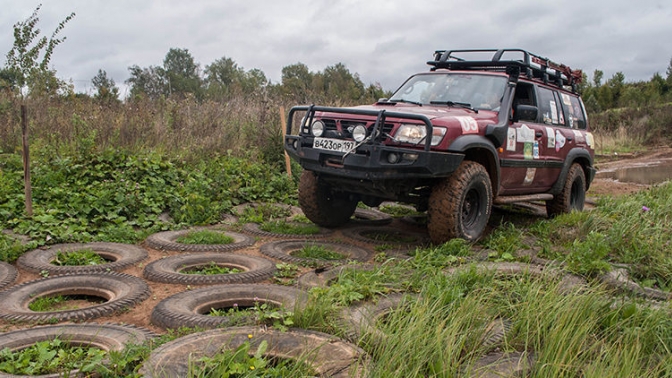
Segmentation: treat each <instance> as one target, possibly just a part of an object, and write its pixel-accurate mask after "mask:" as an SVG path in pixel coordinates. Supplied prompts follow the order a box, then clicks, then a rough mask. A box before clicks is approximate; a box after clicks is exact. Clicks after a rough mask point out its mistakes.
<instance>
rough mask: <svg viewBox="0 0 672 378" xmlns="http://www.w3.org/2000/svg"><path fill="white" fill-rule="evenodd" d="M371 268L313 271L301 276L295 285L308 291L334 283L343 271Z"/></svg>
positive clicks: (369, 268)
mask: <svg viewBox="0 0 672 378" xmlns="http://www.w3.org/2000/svg"><path fill="white" fill-rule="evenodd" d="M373 267H374V265H370V264H362V265H359V264H356V265H353V264H347V265H339V266H337V267H327V268H319V269H314V270H311V271H309V272H306V273H304V274H302V275H301V276H300V277H299V279H298V280H297V285H298V286H299V288H301V289H304V290H310V289H312V288H314V287H327V286H330V285H331V284H332V283H334V282H335V281H336V280H337V279H338V277H339V276H340V275H341V273H342V272H343V271H344V270H372V269H373Z"/></svg>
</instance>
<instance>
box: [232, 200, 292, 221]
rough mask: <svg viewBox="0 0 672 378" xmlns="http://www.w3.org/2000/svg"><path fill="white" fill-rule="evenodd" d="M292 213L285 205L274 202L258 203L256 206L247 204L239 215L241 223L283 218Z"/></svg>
mask: <svg viewBox="0 0 672 378" xmlns="http://www.w3.org/2000/svg"><path fill="white" fill-rule="evenodd" d="M290 215H292V212H291V211H290V210H289V208H288V207H287V206H281V205H278V204H274V203H260V204H258V205H256V206H247V207H245V209H244V210H243V214H242V215H241V216H240V222H242V223H264V222H266V221H271V220H276V219H283V218H287V217H289V216H290Z"/></svg>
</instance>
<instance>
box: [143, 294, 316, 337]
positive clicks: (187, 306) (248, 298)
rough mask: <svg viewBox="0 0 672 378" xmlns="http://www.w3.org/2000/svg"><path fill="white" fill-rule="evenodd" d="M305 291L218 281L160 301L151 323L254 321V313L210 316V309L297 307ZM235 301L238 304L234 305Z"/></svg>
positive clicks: (183, 324)
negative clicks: (245, 316) (228, 283)
mask: <svg viewBox="0 0 672 378" xmlns="http://www.w3.org/2000/svg"><path fill="white" fill-rule="evenodd" d="M305 301H306V293H305V292H303V291H301V290H299V289H295V288H291V287H286V286H280V285H258V284H247V285H245V284H241V285H236V284H233V285H216V286H208V287H204V288H200V289H196V290H190V291H185V292H182V293H178V294H175V295H172V296H170V297H168V298H165V299H164V300H162V301H161V302H159V303H158V304H157V305H156V306H155V307H154V310H153V311H152V315H151V318H150V321H151V323H152V324H154V325H156V326H158V327H161V328H164V329H171V328H172V329H177V328H180V327H201V328H206V329H209V328H216V327H219V326H228V325H235V324H234V323H236V322H242V323H247V324H250V323H253V322H254V321H255V320H254V315H253V314H250V316H249V317H248V318H244V317H237V318H236V319H233V318H231V317H228V316H210V315H208V313H209V312H210V310H211V309H213V308H214V309H223V308H233V307H239V308H244V307H251V306H253V305H254V304H255V302H258V303H259V304H264V303H266V304H269V305H271V306H277V307H283V308H285V309H287V310H289V311H294V308H295V307H297V306H303V304H304V303H305ZM234 305H235V306H234Z"/></svg>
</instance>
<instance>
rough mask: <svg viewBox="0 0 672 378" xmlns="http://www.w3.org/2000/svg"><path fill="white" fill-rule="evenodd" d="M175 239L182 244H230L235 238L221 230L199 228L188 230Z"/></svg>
mask: <svg viewBox="0 0 672 378" xmlns="http://www.w3.org/2000/svg"><path fill="white" fill-rule="evenodd" d="M175 241H177V242H178V243H182V244H231V243H233V242H234V241H235V240H234V239H233V238H232V237H231V236H229V235H226V234H225V233H223V232H217V231H210V230H199V231H189V232H188V233H187V234H186V235H182V236H179V237H178V238H177V239H176V240H175Z"/></svg>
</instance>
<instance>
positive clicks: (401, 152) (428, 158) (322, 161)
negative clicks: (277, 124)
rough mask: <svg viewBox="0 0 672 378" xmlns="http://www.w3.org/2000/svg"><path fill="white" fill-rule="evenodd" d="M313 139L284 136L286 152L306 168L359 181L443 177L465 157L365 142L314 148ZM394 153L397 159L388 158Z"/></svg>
mask: <svg viewBox="0 0 672 378" xmlns="http://www.w3.org/2000/svg"><path fill="white" fill-rule="evenodd" d="M312 145H313V138H312V137H306V136H297V135H287V136H286V137H285V145H284V147H285V151H287V153H288V154H289V155H290V156H291V157H292V158H294V159H295V160H297V161H298V162H299V164H301V166H302V167H303V168H304V169H306V170H309V171H314V172H318V173H327V174H330V175H333V176H340V177H345V178H350V179H359V180H373V181H375V180H385V179H409V178H436V177H446V176H448V175H450V174H451V173H452V172H454V171H455V170H456V169H457V167H458V166H459V165H460V163H461V162H462V160H463V159H464V155H462V154H459V153H447V152H435V151H425V150H417V149H408V148H399V147H393V146H385V145H382V144H364V145H361V146H359V147H358V148H357V151H356V152H353V153H350V154H345V153H342V152H332V151H326V150H321V149H317V148H313V147H312ZM391 154H395V155H396V157H397V158H398V160H397V161H396V162H394V163H392V162H390V161H393V160H394V159H393V158H391V157H390V155H391Z"/></svg>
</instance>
